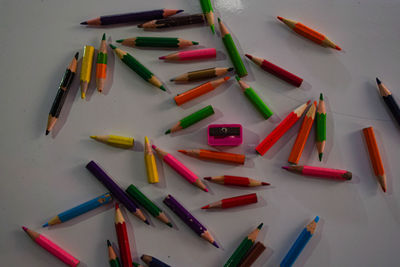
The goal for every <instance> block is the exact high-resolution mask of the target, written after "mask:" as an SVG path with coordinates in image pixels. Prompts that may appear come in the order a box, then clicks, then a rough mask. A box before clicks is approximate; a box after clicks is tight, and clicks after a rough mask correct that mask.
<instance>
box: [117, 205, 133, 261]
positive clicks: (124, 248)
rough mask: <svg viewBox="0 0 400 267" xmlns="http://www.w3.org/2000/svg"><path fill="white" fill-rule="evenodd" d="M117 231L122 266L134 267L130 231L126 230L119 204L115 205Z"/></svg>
mask: <svg viewBox="0 0 400 267" xmlns="http://www.w3.org/2000/svg"><path fill="white" fill-rule="evenodd" d="M115 231H116V232H117V238H118V246H119V253H120V256H121V263H122V266H123V267H132V255H131V248H130V246H129V238H128V231H127V230H126V224H125V219H124V217H123V216H122V213H121V210H120V208H119V205H118V203H116V204H115Z"/></svg>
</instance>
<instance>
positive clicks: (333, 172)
mask: <svg viewBox="0 0 400 267" xmlns="http://www.w3.org/2000/svg"><path fill="white" fill-rule="evenodd" d="M282 168H283V169H285V170H288V171H290V172H294V173H298V174H302V175H308V176H314V177H322V178H328V179H334V180H342V181H348V180H351V178H352V173H351V172H349V171H346V170H337V169H330V168H321V167H313V166H283V167H282Z"/></svg>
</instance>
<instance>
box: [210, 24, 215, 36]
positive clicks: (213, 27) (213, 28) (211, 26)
mask: <svg viewBox="0 0 400 267" xmlns="http://www.w3.org/2000/svg"><path fill="white" fill-rule="evenodd" d="M210 29H211V32H212V33H213V34H215V25H214V24H212V25H210Z"/></svg>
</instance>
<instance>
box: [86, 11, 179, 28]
mask: <svg viewBox="0 0 400 267" xmlns="http://www.w3.org/2000/svg"><path fill="white" fill-rule="evenodd" d="M182 11H183V10H182V9H156V10H149V11H141V12H134V13H125V14H115V15H108V16H100V17H97V18H95V19H91V20H87V21H84V22H81V25H97V26H98V25H111V24H120V23H130V22H136V21H148V20H153V19H163V18H166V17H169V16H172V15H175V14H178V13H181V12H182Z"/></svg>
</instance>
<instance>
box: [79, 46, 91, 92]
mask: <svg viewBox="0 0 400 267" xmlns="http://www.w3.org/2000/svg"><path fill="white" fill-rule="evenodd" d="M93 55H94V47H93V46H91V45H85V46H84V48H83V59H82V68H81V79H80V80H81V98H82V99H85V97H86V91H87V88H88V86H89V83H90V74H91V72H92V65H93Z"/></svg>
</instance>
